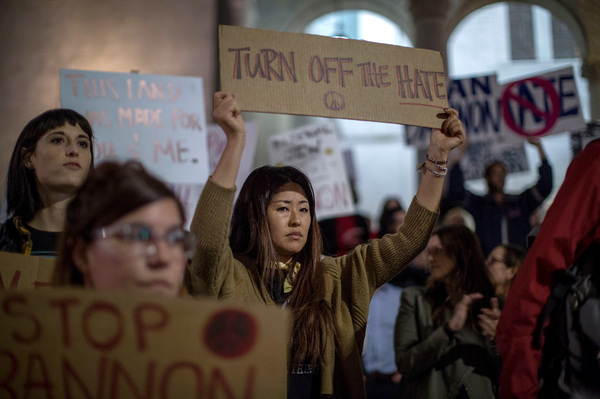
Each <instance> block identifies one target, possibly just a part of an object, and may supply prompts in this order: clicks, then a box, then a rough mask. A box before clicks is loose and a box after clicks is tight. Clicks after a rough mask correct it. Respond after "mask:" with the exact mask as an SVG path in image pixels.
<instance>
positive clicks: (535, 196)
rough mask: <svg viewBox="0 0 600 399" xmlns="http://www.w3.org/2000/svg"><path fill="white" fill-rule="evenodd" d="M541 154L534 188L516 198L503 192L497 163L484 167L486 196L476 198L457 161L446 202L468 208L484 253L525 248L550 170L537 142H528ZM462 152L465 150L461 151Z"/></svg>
mask: <svg viewBox="0 0 600 399" xmlns="http://www.w3.org/2000/svg"><path fill="white" fill-rule="evenodd" d="M529 142H530V143H531V144H532V145H534V146H536V147H537V149H538V152H539V154H540V159H541V161H542V164H541V165H540V167H539V169H538V171H539V180H538V181H537V183H536V185H535V186H533V187H531V188H528V189H527V190H525V191H523V192H522V193H521V194H519V195H509V194H506V193H505V192H504V181H505V178H506V165H504V163H502V162H500V161H496V162H493V163H491V164H489V165H487V166H486V168H485V173H484V177H485V180H486V183H487V186H488V193H487V194H486V195H484V196H478V195H475V194H473V193H471V192H469V191H467V190H466V189H465V187H464V175H463V171H462V169H461V167H460V159H458V160H457V162H456V163H455V164H454V166H453V167H452V169H451V171H450V181H449V185H448V201H449V202H450V203H453V204H454V205H455V206H456V205H458V206H462V207H464V208H465V209H467V210H468V211H469V212H470V213H471V214H472V215H473V218H474V219H475V226H476V232H477V236H478V237H479V241H480V242H481V247H482V249H483V253H484V254H485V255H486V256H487V255H488V254H489V253H490V251H491V250H492V249H493V248H494V247H496V246H497V245H500V244H506V243H512V244H517V245H521V246H525V245H526V237H527V234H528V233H529V231H530V230H531V226H530V224H529V223H530V220H529V217H530V215H531V213H532V212H533V211H534V210H535V209H536V208H538V207H539V206H540V205H541V204H542V202H543V201H544V199H546V197H548V195H549V194H550V192H551V191H552V168H551V167H550V164H549V163H548V160H547V159H546V153H545V152H544V149H543V147H542V144H541V142H540V141H539V139H534V138H532V139H530V140H529ZM463 152H464V151H463Z"/></svg>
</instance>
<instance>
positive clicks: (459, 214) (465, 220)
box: [442, 206, 475, 231]
mask: <svg viewBox="0 0 600 399" xmlns="http://www.w3.org/2000/svg"><path fill="white" fill-rule="evenodd" d="M452 224H458V225H463V226H467V227H468V228H469V230H471V231H475V219H473V215H471V214H470V213H469V211H467V210H466V209H465V208H461V207H459V206H456V207H454V208H452V209H450V210H449V211H448V212H446V214H445V215H444V218H443V220H442V226H448V225H452Z"/></svg>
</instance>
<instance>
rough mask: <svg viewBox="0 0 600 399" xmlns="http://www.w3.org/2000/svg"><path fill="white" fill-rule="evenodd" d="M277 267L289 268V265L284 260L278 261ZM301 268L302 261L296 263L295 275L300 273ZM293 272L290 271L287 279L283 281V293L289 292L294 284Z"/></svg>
mask: <svg viewBox="0 0 600 399" xmlns="http://www.w3.org/2000/svg"><path fill="white" fill-rule="evenodd" d="M277 267H279V268H280V269H281V270H289V268H290V267H289V265H288V264H286V263H283V262H277ZM299 270H300V262H296V264H295V265H294V276H297V275H298V271H299ZM291 277H292V273H288V274H287V277H286V278H285V281H284V282H283V293H284V294H287V293H288V292H290V291H291V290H292V287H293V284H292V278H291Z"/></svg>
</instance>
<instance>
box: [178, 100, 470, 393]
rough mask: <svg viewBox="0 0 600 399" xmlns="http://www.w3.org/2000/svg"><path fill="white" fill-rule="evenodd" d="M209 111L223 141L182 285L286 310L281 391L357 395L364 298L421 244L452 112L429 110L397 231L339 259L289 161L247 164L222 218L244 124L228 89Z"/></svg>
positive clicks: (453, 138)
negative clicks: (432, 125)
mask: <svg viewBox="0 0 600 399" xmlns="http://www.w3.org/2000/svg"><path fill="white" fill-rule="evenodd" d="M213 115H214V117H215V120H216V121H217V123H218V124H219V125H220V126H221V127H222V128H223V130H224V131H225V133H226V135H227V145H226V147H225V150H224V151H223V154H222V156H221V159H220V160H219V163H218V165H217V168H216V169H215V171H214V173H213V175H212V177H211V178H209V180H208V181H207V183H206V185H205V187H204V190H203V192H202V196H201V198H200V201H199V203H198V207H197V208H196V214H195V216H194V220H193V221H192V231H193V232H194V233H196V234H197V235H198V240H197V248H196V255H195V256H194V257H193V259H192V262H191V264H190V271H191V274H192V276H191V277H192V279H191V281H189V283H190V284H189V285H188V286H189V287H190V289H191V292H192V293H194V294H197V295H198V294H202V295H208V296H210V297H217V298H223V299H225V298H227V299H237V300H241V301H244V302H259V303H265V304H267V305H269V306H275V305H277V304H280V305H283V306H285V307H287V308H288V309H290V310H291V312H292V329H291V337H290V354H291V356H290V362H289V378H288V395H287V396H288V398H289V399H294V398H319V397H322V396H335V397H339V398H363V397H364V396H365V389H364V384H363V378H362V370H361V367H360V361H361V352H362V344H363V338H364V331H365V324H366V315H367V313H368V311H369V309H368V307H369V301H370V299H371V296H372V295H373V292H374V291H375V289H376V288H377V287H379V286H381V285H383V284H384V283H385V282H387V281H389V280H390V279H391V278H392V277H393V276H394V275H396V274H397V273H399V272H400V271H401V270H402V269H403V268H404V267H405V266H406V265H407V264H408V263H409V262H410V261H411V260H412V258H414V257H415V256H416V255H417V254H419V253H420V252H421V250H422V249H423V248H424V247H425V244H426V242H427V239H428V237H429V234H430V233H431V230H432V228H433V225H434V223H435V220H436V218H437V209H438V206H439V199H440V196H441V191H442V185H443V178H442V177H443V176H444V173H443V166H442V165H443V164H444V163H445V161H446V159H447V157H448V153H449V152H450V150H452V149H453V148H454V147H456V146H458V145H460V143H462V142H463V141H464V130H463V128H462V124H461V122H460V121H459V120H458V118H457V115H456V111H454V110H447V112H446V113H443V114H438V115H439V117H440V118H443V119H445V120H444V122H443V123H442V126H441V130H437V129H433V131H432V135H431V143H430V146H429V159H430V160H428V161H427V163H426V164H424V165H422V168H423V169H424V171H425V173H424V175H423V178H422V179H421V184H420V186H419V189H418V191H417V194H416V196H415V199H414V200H413V202H412V204H411V206H410V208H409V209H408V211H407V214H406V218H405V220H404V223H403V224H402V226H401V227H400V229H399V231H398V232H397V233H396V234H392V235H387V236H385V237H384V238H382V239H379V240H373V241H372V242H371V243H370V244H366V245H360V246H358V247H356V248H355V249H354V250H353V251H352V252H350V253H349V254H347V255H345V256H342V257H338V258H331V257H323V258H322V256H321V255H322V250H321V246H322V242H321V237H320V231H319V227H318V224H317V221H316V219H315V200H314V194H313V191H312V187H311V184H310V181H309V180H308V178H307V177H306V176H305V175H304V174H303V173H302V172H300V171H299V170H298V169H296V168H293V167H289V166H284V167H273V166H265V167H261V168H259V169H256V170H255V171H254V172H252V173H251V174H250V176H249V177H248V179H247V180H246V182H245V183H244V185H243V187H242V189H241V191H240V194H239V196H238V199H237V201H236V203H235V207H234V209H233V217H232V220H231V224H230V217H229V215H230V214H231V206H232V203H233V198H234V195H235V187H234V184H235V180H236V176H237V173H238V169H239V165H240V158H241V155H242V152H243V149H244V145H245V128H244V122H243V119H242V116H241V112H240V109H239V107H238V105H237V103H236V100H235V97H234V96H233V95H231V94H228V93H223V92H219V93H215V96H214V112H213ZM442 131H443V132H442ZM228 237H229V239H228Z"/></svg>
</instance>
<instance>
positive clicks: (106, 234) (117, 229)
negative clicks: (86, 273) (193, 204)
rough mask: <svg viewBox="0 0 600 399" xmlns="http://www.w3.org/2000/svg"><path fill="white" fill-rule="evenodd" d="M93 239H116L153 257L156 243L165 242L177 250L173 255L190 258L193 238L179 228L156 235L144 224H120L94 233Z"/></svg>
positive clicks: (192, 250)
mask: <svg viewBox="0 0 600 399" xmlns="http://www.w3.org/2000/svg"><path fill="white" fill-rule="evenodd" d="M94 238H118V239H119V240H121V241H124V242H127V243H130V244H131V245H135V246H138V247H140V249H141V250H142V252H143V254H144V255H147V256H154V255H156V252H157V251H158V248H157V247H156V244H157V242H158V241H161V240H162V241H165V242H166V243H167V245H168V246H169V248H170V249H176V250H179V251H177V252H176V253H174V254H182V255H185V256H186V257H188V258H190V257H191V256H192V255H193V253H194V243H195V239H196V238H195V236H194V235H193V234H192V233H190V232H189V231H186V230H183V229H182V228H181V227H173V228H171V229H169V230H167V231H166V232H165V233H163V234H158V233H156V232H155V231H154V230H153V229H152V228H151V227H150V226H147V225H145V224H121V225H118V226H112V227H111V226H109V227H103V228H100V229H97V230H96V231H94Z"/></svg>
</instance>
